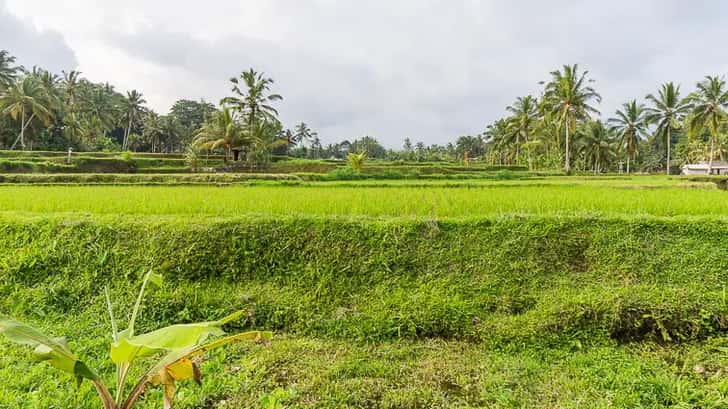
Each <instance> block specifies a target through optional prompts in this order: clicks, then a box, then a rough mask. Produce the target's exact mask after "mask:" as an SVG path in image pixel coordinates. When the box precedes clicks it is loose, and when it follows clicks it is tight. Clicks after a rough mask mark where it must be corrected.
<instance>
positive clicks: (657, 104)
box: [645, 82, 691, 175]
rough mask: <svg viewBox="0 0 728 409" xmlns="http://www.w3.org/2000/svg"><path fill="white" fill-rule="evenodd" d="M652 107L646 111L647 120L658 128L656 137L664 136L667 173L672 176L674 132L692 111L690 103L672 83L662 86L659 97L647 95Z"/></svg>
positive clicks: (678, 87)
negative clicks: (671, 148)
mask: <svg viewBox="0 0 728 409" xmlns="http://www.w3.org/2000/svg"><path fill="white" fill-rule="evenodd" d="M646 98H647V101H649V102H650V103H651V104H652V106H650V107H648V108H647V109H646V111H645V112H646V115H645V120H647V122H648V123H652V124H655V125H656V126H657V129H656V135H661V136H662V135H664V137H665V141H666V143H667V161H666V169H665V172H666V173H667V174H668V175H669V174H670V145H671V144H672V130H673V129H677V128H679V127H680V123H681V121H682V120H683V118H684V117H685V115H687V114H688V112H689V111H690V108H691V106H690V101H689V99H687V98H684V99H681V98H680V86H679V85H677V86H676V85H675V84H673V83H672V82H668V83H666V84H663V85H662V88H660V91H659V92H658V94H657V96H655V95H654V94H649V95H647V97H646Z"/></svg>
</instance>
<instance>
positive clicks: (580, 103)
mask: <svg viewBox="0 0 728 409" xmlns="http://www.w3.org/2000/svg"><path fill="white" fill-rule="evenodd" d="M588 74H589V71H584V72H583V73H581V74H579V66H578V65H576V64H575V65H564V67H563V71H559V70H557V71H553V72H551V81H550V82H549V83H547V84H546V89H545V91H544V99H545V102H546V106H547V107H548V110H549V111H551V112H552V113H553V114H555V118H556V121H557V123H558V126H559V131H560V130H561V129H564V131H565V132H566V139H565V141H566V149H565V163H564V170H565V171H566V172H570V171H571V158H570V149H571V147H570V146H569V145H570V134H571V133H573V132H575V131H576V126H577V123H578V122H579V121H587V120H589V119H591V114H599V111H598V110H597V109H596V108H594V107H592V106H591V105H589V104H590V103H591V101H596V102H597V103H599V102H601V101H602V97H601V95H599V94H598V93H597V92H596V91H595V90H594V88H592V87H591V86H589V85H588V84H589V83H591V82H593V80H590V79H588V78H587V75H588Z"/></svg>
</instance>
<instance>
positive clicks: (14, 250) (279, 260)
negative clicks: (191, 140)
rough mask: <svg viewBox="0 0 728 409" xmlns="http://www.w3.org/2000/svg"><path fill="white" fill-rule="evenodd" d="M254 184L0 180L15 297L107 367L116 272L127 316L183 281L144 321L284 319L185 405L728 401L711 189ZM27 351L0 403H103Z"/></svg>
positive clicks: (4, 378) (677, 181) (6, 372)
mask: <svg viewBox="0 0 728 409" xmlns="http://www.w3.org/2000/svg"><path fill="white" fill-rule="evenodd" d="M117 176H118V175H85V176H84V178H85V179H87V180H88V181H89V183H105V182H104V181H106V182H108V183H123V182H119V179H118V178H117ZM202 176H205V178H208V179H206V180H202V179H200V177H202ZM261 176H264V175H261ZM14 177H17V176H14ZM24 177H38V178H45V177H47V176H45V175H25V176H24ZM60 177H61V176H54V177H53V178H52V179H54V180H55V181H56V182H59V179H58V178H60ZM242 177H243V176H239V175H235V176H232V175H124V176H123V178H127V181H128V182H130V183H135V182H139V181H140V180H143V181H146V182H148V183H169V182H170V180H176V179H170V178H180V180H182V179H187V178H189V179H188V181H192V180H194V181H195V182H191V183H218V182H220V180H223V179H221V178H224V180H227V181H228V182H230V183H260V185H252V186H242V185H239V184H238V185H233V186H220V187H216V186H105V185H100V186H40V185H12V184H11V185H3V186H0V314H9V315H12V316H14V317H17V318H18V319H21V320H24V321H27V322H30V323H33V324H35V325H38V326H40V327H42V328H43V329H44V330H47V331H48V332H50V333H52V334H53V335H66V336H68V338H69V341H70V345H71V347H72V348H73V349H74V350H75V351H77V352H78V354H79V355H81V356H82V357H83V358H86V360H87V361H88V362H89V363H90V365H91V366H93V367H94V368H98V369H99V370H100V372H101V373H102V374H103V376H104V377H106V378H111V374H112V372H113V368H111V367H110V366H108V364H106V363H105V362H106V355H107V354H108V341H109V335H108V334H109V329H108V327H109V323H108V319H107V318H106V308H105V305H104V299H103V295H102V294H103V287H104V286H105V285H109V286H110V288H111V292H112V294H113V295H114V296H118V297H119V298H115V301H114V305H115V309H116V311H117V315H118V316H119V317H126V316H127V315H128V313H129V307H130V305H129V304H130V303H131V302H132V300H133V297H134V295H135V292H136V290H137V288H136V287H135V285H136V283H138V282H139V280H138V278H139V275H140V274H141V273H142V272H143V271H144V269H145V268H149V267H153V268H154V269H155V270H156V271H157V272H159V273H161V274H163V275H164V276H165V278H166V284H165V286H164V287H163V288H161V289H157V290H154V291H151V292H150V294H149V297H148V299H147V301H146V302H145V305H146V308H145V310H144V312H143V314H142V316H141V317H140V320H139V329H140V330H141V331H146V330H151V329H153V328H156V327H159V326H161V325H168V324H171V323H176V322H192V321H201V320H207V319H215V318H219V317H222V316H224V315H226V314H227V313H230V312H232V311H235V310H239V309H244V310H246V311H247V314H246V315H245V318H244V319H243V320H242V321H241V322H238V323H236V324H235V326H234V328H230V329H232V330H245V329H266V330H273V331H275V333H276V337H275V339H274V341H273V343H272V344H271V345H270V346H255V345H238V346H235V347H233V348H230V349H227V350H224V351H217V352H214V353H212V354H211V356H210V359H209V360H208V361H207V362H205V363H204V364H203V372H204V373H205V375H206V376H205V378H204V380H203V385H202V386H201V387H197V386H195V385H191V384H188V385H185V386H184V387H183V388H182V389H181V390H180V392H179V395H178V400H179V406H178V407H180V408H243V407H244V408H248V407H250V408H264V409H271V408H322V409H323V408H326V409H329V408H331V409H333V408H362V409H364V408H367V409H368V408H403V409H404V408H453V407H454V408H481V407H486V408H543V409H546V408H573V409H576V408H589V409H591V408H594V409H597V408H599V409H601V408H654V409H658V408H660V409H661V408H728V296H727V295H726V294H728V292H727V291H728V290H727V289H726V283H727V282H728V273H726V272H727V271H728V258H726V254H728V242H726V241H725V240H723V238H724V237H728V223H726V221H728V218H726V217H725V216H726V214H728V201H726V200H725V198H726V195H727V194H728V192H725V191H722V190H718V189H717V188H716V186H715V184H714V183H711V182H705V183H701V182H695V181H691V180H688V179H684V178H665V177H657V176H654V177H616V176H615V177H609V178H592V177H569V178H565V177H559V178H554V177H540V178H535V179H529V180H507V181H497V180H467V181H421V180H394V181H385V182H383V181H366V180H365V181H351V182H346V181H337V182H301V181H298V180H295V181H276V180H270V181H268V180H262V181H252V182H251V181H245V180H244V179H241V178H242ZM276 177H277V176H276ZM43 180H45V179H43ZM67 181H69V182H77V181H78V179H77V178H76V177H75V175H69V179H67ZM16 182H18V180H16ZM48 183H53V182H48ZM223 183H225V182H223ZM291 184H294V185H293V186H291ZM29 357H30V352H29V351H28V350H27V349H23V348H20V349H19V348H17V347H16V346H11V345H10V344H8V343H6V342H5V341H3V340H1V339H0V409H10V408H13V409H15V408H63V409H66V408H69V409H70V408H75V409H92V408H97V407H98V405H97V404H96V402H95V401H94V400H93V390H92V388H91V386H90V384H88V383H85V384H83V385H82V386H81V388H80V389H78V390H76V389H74V386H73V384H74V382H73V380H72V379H71V378H70V377H69V376H66V375H64V374H59V373H57V372H56V371H54V370H53V369H52V368H49V367H47V366H45V365H36V364H34V363H31V362H29ZM138 370H140V368H137V371H138ZM264 401H267V402H271V401H276V402H278V403H277V404H275V405H272V406H263V404H262V402H264ZM160 402H161V394H160V392H159V391H158V390H153V391H151V392H150V393H149V394H148V395H147V396H146V399H145V400H144V402H142V404H141V405H140V406H139V407H140V408H144V409H150V408H155V409H158V408H161V405H160Z"/></svg>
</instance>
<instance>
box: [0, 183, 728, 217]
mask: <svg viewBox="0 0 728 409" xmlns="http://www.w3.org/2000/svg"><path fill="white" fill-rule="evenodd" d="M517 182H518V183H514V182H500V183H493V182H491V183H482V184H463V185H458V184H455V185H451V186H447V185H438V184H433V185H429V186H428V185H422V184H413V185H406V184H391V185H381V184H379V185H372V186H369V185H367V184H358V185H347V184H341V183H337V184H331V185H326V184H311V185H302V186H276V185H253V186H244V185H235V186H223V187H218V186H27V185H26V186H2V187H0V211H2V212H29V213H89V214H139V215H205V216H215V217H227V216H242V215H271V216H277V215H304V216H336V217H339V216H354V217H359V216H368V217H443V218H459V217H480V216H497V215H509V214H524V215H574V214H604V215H649V216H683V215H684V216H708V215H709V216H723V215H728V200H726V192H724V191H721V190H718V189H715V187H714V185H713V184H696V185H695V186H697V187H698V188H694V189H687V188H685V187H681V185H680V184H679V183H680V182H679V181H678V182H673V183H671V184H662V185H661V184H649V183H648V184H644V182H641V183H643V184H639V183H625V181H623V180H614V181H611V183H605V184H602V185H597V184H596V183H592V182H590V181H588V180H583V181H577V182H576V183H574V182H572V184H563V183H558V182H557V181H551V182H550V184H544V183H543V181H520V182H519V181H517ZM547 182H548V181H547Z"/></svg>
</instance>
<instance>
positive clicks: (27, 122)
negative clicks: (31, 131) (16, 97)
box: [10, 107, 35, 150]
mask: <svg viewBox="0 0 728 409" xmlns="http://www.w3.org/2000/svg"><path fill="white" fill-rule="evenodd" d="M33 118H35V113H33V115H31V116H30V118H28V119H27V120H26V119H25V107H23V111H22V116H21V118H20V134H18V138H17V139H16V140H15V142H13V145H12V146H11V147H10V150H13V149H15V145H17V144H18V142H20V149H22V150H25V130H26V129H27V128H28V126H29V125H30V123H31V122H33ZM31 150H32V149H31Z"/></svg>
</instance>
